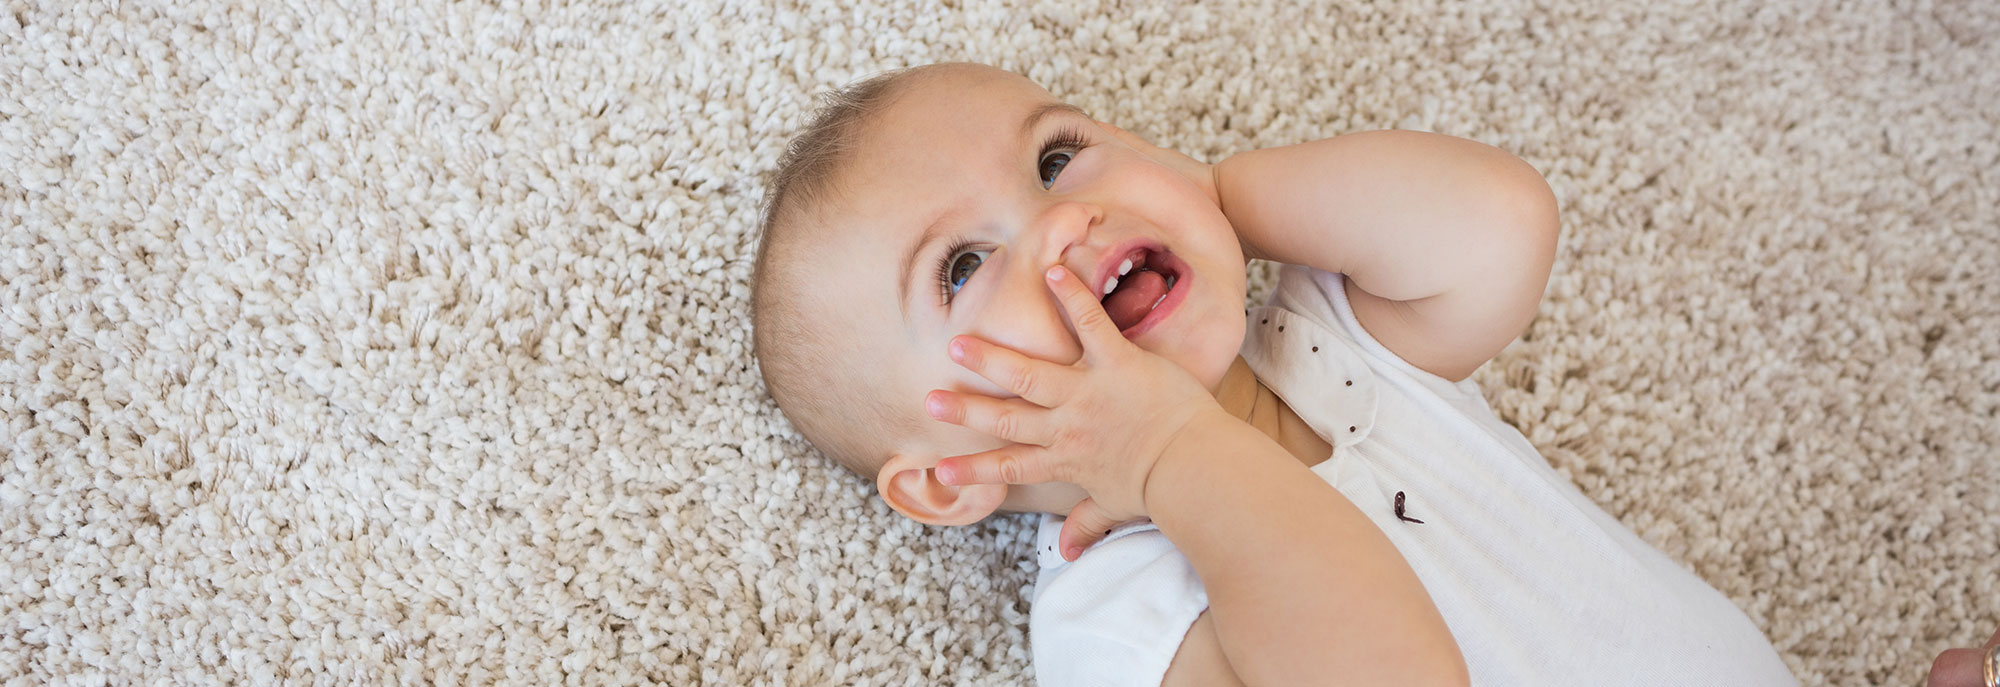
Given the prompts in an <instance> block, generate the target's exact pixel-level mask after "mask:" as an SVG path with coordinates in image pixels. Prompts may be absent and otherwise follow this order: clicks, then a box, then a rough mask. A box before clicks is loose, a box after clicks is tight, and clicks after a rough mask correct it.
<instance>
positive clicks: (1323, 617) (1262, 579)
mask: <svg viewBox="0 0 2000 687" xmlns="http://www.w3.org/2000/svg"><path fill="white" fill-rule="evenodd" d="M1145 499H1146V507H1147V511H1148V514H1149V516H1150V517H1151V518H1152V519H1153V522H1154V523H1155V524H1157V525H1159V527H1160V530H1161V532H1163V533H1165V534H1166V535H1167V538H1168V539H1170V540H1172V541H1173V542H1174V544H1175V546H1176V547H1178V548H1179V549H1180V550H1181V551H1182V553H1184V554H1185V555H1186V556H1187V558H1188V560H1189V561H1190V562H1192V563H1193V565H1194V568H1195V572H1196V574H1198V575H1200V576H1201V580H1202V584H1203V586H1204V587H1205V588H1206V589H1207V591H1208V598H1209V614H1210V617H1211V618H1212V619H1213V622H1214V624H1215V629H1216V635H1217V637H1218V639H1219V642H1220V644H1221V645H1222V650H1223V654H1224V655H1225V656H1226V657H1227V658H1228V660H1229V663H1230V666H1231V668H1232V669H1233V670H1234V671H1235V673H1236V675H1237V676H1238V677H1239V678H1241V679H1242V680H1243V681H1244V682H1245V683H1246V684H1356V685H1392V684H1393V685H1433V684H1464V683H1465V681H1466V678H1465V675H1466V673H1465V663H1464V659H1463V657H1462V656H1461V655H1460V654H1459V651H1458V645H1457V643H1456V642H1455V641H1454V640H1453V639H1452V636H1451V631H1450V630H1449V629H1448V628H1447V627H1446V626H1445V624H1444V618H1443V617H1442V616H1441V615H1439V613H1438V611H1437V607H1436V606H1435V605H1433V604H1432V602H1431V598H1430V595H1429V594H1428V593H1427V592H1425V591H1424V588H1423V584H1422V583H1421V582H1419V581H1418V580H1417V576H1416V573H1415V572H1413V571H1412V570H1411V569H1410V566H1409V563H1407V562H1406V561H1404V560H1403V557H1402V555H1401V554H1400V553H1398V552H1397V551H1396V548H1395V545H1394V544H1391V543H1390V542H1389V539H1388V537H1387V536H1385V535H1383V534H1382V532H1381V530H1379V529H1377V528H1376V527H1375V525H1374V523H1372V522H1370V521H1369V520H1368V518H1367V517H1366V516H1364V515H1362V513H1361V511H1360V510H1359V509H1357V508H1355V507H1354V504H1353V503H1351V502H1349V501H1348V500H1347V498H1346V497H1344V496H1342V495H1341V494H1340V492H1338V491H1336V490H1335V489H1334V488H1333V487H1332V486H1331V485H1328V484H1327V483H1326V482H1325V481H1323V480H1321V479H1319V478H1318V477H1317V476H1316V475H1314V474H1313V473H1312V471H1311V470H1309V469H1307V468H1306V467H1305V466H1304V465H1302V464H1300V463H1299V462H1298V461H1297V460H1295V459H1293V458H1292V457H1291V456H1290V455H1288V454H1287V453H1286V452H1285V450H1284V448H1283V447H1281V446H1279V445H1278V444H1277V443H1276V442H1273V441H1272V440H1271V439H1270V438H1269V437H1267V436H1265V435H1264V434H1263V433H1261V432H1258V431H1257V430H1256V429H1255V428H1253V427H1251V426H1249V425H1247V424H1244V423H1243V422H1242V421H1240V420H1237V419H1236V418H1234V417H1231V416H1229V415H1227V414H1226V413H1223V412H1221V411H1220V410H1218V411H1216V412H1214V413H1211V414H1209V415H1206V416H1203V417H1202V418H1200V419H1197V420H1195V421H1194V422H1191V423H1190V424H1189V425H1188V426H1187V427H1186V428H1185V429H1183V430H1182V431H1181V433H1180V434H1179V436H1177V437H1176V438H1175V439H1174V442H1173V444H1172V445H1170V446H1169V448H1168V451H1167V453H1165V454H1163V455H1162V456H1161V458H1160V461H1159V463H1158V464H1157V466H1156V467H1155V468H1154V469H1153V472H1152V476H1151V477H1150V478H1148V480H1147V482H1146V488H1145Z"/></svg>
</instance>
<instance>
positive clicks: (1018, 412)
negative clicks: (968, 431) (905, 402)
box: [924, 389, 1050, 446]
mask: <svg viewBox="0 0 2000 687" xmlns="http://www.w3.org/2000/svg"><path fill="white" fill-rule="evenodd" d="M924 408H925V410H928V411H930V414H931V417H934V418H937V419H939V420H943V421H945V422H949V423H952V424H954V425H961V426H964V427H970V428H972V429H976V430H979V431H981V432H985V433H987V434H991V435H993V436H995V437H999V438H1001V439H1006V440H1008V441H1012V442H1015V443H1020V444H1033V445H1036V446H1047V445H1049V441H1050V436H1049V428H1048V423H1047V422H1046V418H1045V417H1044V415H1045V414H1047V413H1048V412H1049V411H1048V409H1047V408H1043V407H1041V406H1038V405H1035V404H1033V403H1029V402H1027V401H1024V400H1021V399H1018V398H1008V399H1000V398H993V397H991V396H985V395H981V394H966V393H959V392H955V391H946V390H944V389H933V390H931V393H930V394H929V395H927V396H925V397H924Z"/></svg>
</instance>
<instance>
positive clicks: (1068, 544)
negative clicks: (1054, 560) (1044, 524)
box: [1056, 498, 1119, 561]
mask: <svg viewBox="0 0 2000 687" xmlns="http://www.w3.org/2000/svg"><path fill="white" fill-rule="evenodd" d="M1118 522H1119V521H1117V520H1113V519H1112V518H1111V517H1110V516H1109V515H1107V514H1106V513H1105V512H1104V510H1103V509H1100V508H1098V507H1097V501H1095V500H1093V499H1088V498H1086V499H1084V500H1082V501H1078V502H1077V503H1076V507H1075V508H1071V509H1069V518H1068V519H1066V520H1063V526H1062V534H1061V535H1060V536H1058V537H1056V541H1057V542H1058V546H1059V547H1061V549H1062V557H1063V560H1066V561H1074V560H1076V557H1077V556H1081V555H1083V551H1084V550H1085V549H1088V548H1090V547H1091V546H1092V545H1095V544H1096V543H1097V542H1099V541H1102V540H1103V539H1104V538H1105V537H1107V536H1110V534H1111V529H1112V528H1114V527H1117V526H1118Z"/></svg>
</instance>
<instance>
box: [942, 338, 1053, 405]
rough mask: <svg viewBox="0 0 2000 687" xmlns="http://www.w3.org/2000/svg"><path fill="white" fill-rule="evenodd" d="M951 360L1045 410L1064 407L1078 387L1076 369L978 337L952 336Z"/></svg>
mask: <svg viewBox="0 0 2000 687" xmlns="http://www.w3.org/2000/svg"><path fill="white" fill-rule="evenodd" d="M949 346H950V349H949V353H950V354H951V359H952V360H956V361H958V364H959V365H961V366H963V367H964V368H965V369H968V370H971V371H973V372H974V373H976V374H978V375H979V376H981V377H985V378H986V379H987V380H988V381H991V382H993V383H994V384H998V385H1000V388H1002V389H1006V390H1008V391H1010V392H1013V394H1014V395H1016V396H1020V397H1021V398H1025V399H1028V401H1029V402H1032V403H1034V404H1035V405H1038V406H1042V407H1044V408H1053V407H1056V406H1057V405H1061V404H1062V402H1063V400H1065V399H1067V398H1069V393H1070V389H1071V388H1072V387H1073V386H1074V385H1075V383H1076V380H1075V377H1074V375H1075V372H1076V371H1075V370H1072V369H1070V367H1069V366H1068V365H1057V364H1055V363H1051V362H1049V361H1046V360H1038V359H1036V358H1031V357H1028V356H1025V355H1022V354H1021V353H1020V352H1019V351H1015V350H1013V349H1011V348H1007V347H1006V346H1000V345H997V344H993V343H989V342H986V341H984V340H981V339H980V338H979V337H976V336H956V337H952V339H951V343H950V344H949Z"/></svg>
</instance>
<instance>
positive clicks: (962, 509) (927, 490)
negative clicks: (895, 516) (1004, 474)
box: [875, 454, 1007, 526]
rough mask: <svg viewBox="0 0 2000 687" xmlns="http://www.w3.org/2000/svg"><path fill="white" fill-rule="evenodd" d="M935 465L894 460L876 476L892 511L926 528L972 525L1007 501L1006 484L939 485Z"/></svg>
mask: <svg viewBox="0 0 2000 687" xmlns="http://www.w3.org/2000/svg"><path fill="white" fill-rule="evenodd" d="M936 464H937V459H936V458H931V459H928V460H926V459H923V458H920V457H918V456H913V455H909V454H897V455H894V456H891V457H890V458H889V461H888V462H886V463H883V464H882V470H881V471H880V472H878V473H876V476H875V488H876V490H878V491H880V492H882V500H883V501H886V502H888V504H889V507H890V508H894V509H896V512H898V513H902V514H903V515H904V516H905V517H908V518H909V519H911V520H915V521H917V522H921V523H924V524H926V525H944V526H956V525H970V524H972V523H975V522H979V521H980V520H984V519H986V516H989V515H992V514H993V512H994V511H996V510H999V509H1000V504H1001V502H1003V501H1005V500H1007V485H1005V484H968V485H965V486H962V487H954V486H949V485H946V484H944V483H942V482H939V481H938V479H937V472H936V471H934V470H932V469H931V466H933V465H936Z"/></svg>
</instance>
